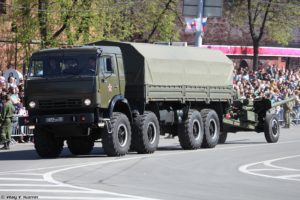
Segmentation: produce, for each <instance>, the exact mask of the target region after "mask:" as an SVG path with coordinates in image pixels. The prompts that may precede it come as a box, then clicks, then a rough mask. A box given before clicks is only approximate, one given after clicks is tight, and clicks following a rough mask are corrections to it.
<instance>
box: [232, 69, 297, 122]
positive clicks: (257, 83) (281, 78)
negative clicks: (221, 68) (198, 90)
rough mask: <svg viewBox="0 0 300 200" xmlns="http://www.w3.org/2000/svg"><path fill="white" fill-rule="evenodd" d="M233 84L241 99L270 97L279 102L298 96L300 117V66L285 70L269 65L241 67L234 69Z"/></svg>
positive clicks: (272, 100)
mask: <svg viewBox="0 0 300 200" xmlns="http://www.w3.org/2000/svg"><path fill="white" fill-rule="evenodd" d="M233 85H234V88H235V90H236V91H237V93H238V95H239V97H240V98H241V99H250V100H254V99H257V98H268V99H270V100H271V102H278V101H281V100H284V99H286V98H288V97H291V96H296V101H295V104H294V111H295V115H296V116H295V118H298V119H299V117H300V116H299V115H300V101H299V95H300V68H297V69H291V70H289V69H285V70H284V69H279V68H278V67H277V66H275V65H269V66H267V67H265V68H264V67H262V66H260V67H259V68H258V70H256V71H253V70H250V69H249V68H248V67H240V68H238V69H235V70H234V76H233Z"/></svg>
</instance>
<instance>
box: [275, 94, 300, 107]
mask: <svg viewBox="0 0 300 200" xmlns="http://www.w3.org/2000/svg"><path fill="white" fill-rule="evenodd" d="M295 99H296V96H292V97H289V98H287V99H284V100H282V101H279V102H275V103H272V108H274V107H277V106H281V105H283V104H286V103H288V102H290V101H294V100H295Z"/></svg>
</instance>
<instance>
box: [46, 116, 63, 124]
mask: <svg viewBox="0 0 300 200" xmlns="http://www.w3.org/2000/svg"><path fill="white" fill-rule="evenodd" d="M45 121H46V122H47V123H55V122H63V121H64V118H63V117H48V118H46V119H45Z"/></svg>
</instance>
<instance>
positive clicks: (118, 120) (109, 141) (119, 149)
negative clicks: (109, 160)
mask: <svg viewBox="0 0 300 200" xmlns="http://www.w3.org/2000/svg"><path fill="white" fill-rule="evenodd" d="M110 124H111V131H112V132H111V133H109V132H108V131H107V129H105V131H104V132H103V135H102V144H103V148H104V151H105V153H106V154H107V155H108V156H123V155H125V154H126V153H127V152H128V150H129V147H130V143H131V127H130V123H129V120H128V118H127V116H126V115H124V114H123V113H119V112H114V113H113V115H112V118H111V121H110Z"/></svg>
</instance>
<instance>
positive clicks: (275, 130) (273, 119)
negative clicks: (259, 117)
mask: <svg viewBox="0 0 300 200" xmlns="http://www.w3.org/2000/svg"><path fill="white" fill-rule="evenodd" d="M279 135H280V126H279V121H278V118H277V116H276V115H275V114H270V115H267V117H266V120H265V138H266V140H267V142H268V143H276V142H277V141H278V139H279Z"/></svg>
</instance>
